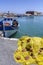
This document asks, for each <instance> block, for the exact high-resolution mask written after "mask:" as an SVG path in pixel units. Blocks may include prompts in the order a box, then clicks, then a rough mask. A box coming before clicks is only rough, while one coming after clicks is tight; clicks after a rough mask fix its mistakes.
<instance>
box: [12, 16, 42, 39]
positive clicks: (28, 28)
mask: <svg viewBox="0 0 43 65" xmlns="http://www.w3.org/2000/svg"><path fill="white" fill-rule="evenodd" d="M16 20H17V21H18V23H19V28H18V31H17V32H16V33H15V34H14V35H12V36H11V37H12V38H20V37H21V36H24V35H27V36H36V37H37V36H38V37H43V16H27V17H16Z"/></svg>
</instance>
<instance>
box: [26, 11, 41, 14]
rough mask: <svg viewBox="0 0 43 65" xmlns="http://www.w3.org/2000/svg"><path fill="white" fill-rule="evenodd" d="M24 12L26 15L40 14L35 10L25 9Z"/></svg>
mask: <svg viewBox="0 0 43 65" xmlns="http://www.w3.org/2000/svg"><path fill="white" fill-rule="evenodd" d="M26 14H27V15H41V12H37V11H27V12H26Z"/></svg>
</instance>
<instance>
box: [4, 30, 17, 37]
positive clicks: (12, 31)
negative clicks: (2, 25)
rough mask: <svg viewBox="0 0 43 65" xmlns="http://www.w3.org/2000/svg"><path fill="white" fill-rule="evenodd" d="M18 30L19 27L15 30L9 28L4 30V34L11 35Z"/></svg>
mask: <svg viewBox="0 0 43 65" xmlns="http://www.w3.org/2000/svg"><path fill="white" fill-rule="evenodd" d="M16 32H17V29H15V30H7V31H4V36H5V37H10V36H11V35H13V34H15V33H16Z"/></svg>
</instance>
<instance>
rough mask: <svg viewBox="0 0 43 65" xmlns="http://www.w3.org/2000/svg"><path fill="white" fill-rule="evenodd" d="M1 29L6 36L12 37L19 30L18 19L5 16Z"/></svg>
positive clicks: (0, 25)
mask: <svg viewBox="0 0 43 65" xmlns="http://www.w3.org/2000/svg"><path fill="white" fill-rule="evenodd" d="M0 31H2V32H3V36H4V37H10V36H11V35H12V34H14V33H16V32H17V31H18V21H16V20H15V19H14V18H11V17H10V18H8V17H5V18H4V19H3V20H2V21H0Z"/></svg>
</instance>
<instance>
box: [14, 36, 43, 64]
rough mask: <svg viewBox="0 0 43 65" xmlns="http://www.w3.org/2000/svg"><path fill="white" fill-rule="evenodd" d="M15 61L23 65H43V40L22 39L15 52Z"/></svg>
mask: <svg viewBox="0 0 43 65" xmlns="http://www.w3.org/2000/svg"><path fill="white" fill-rule="evenodd" d="M14 60H15V61H16V62H18V63H21V64H23V65H31V64H35V65H36V64H37V65H43V38H40V37H28V36H23V37H21V38H20V39H19V40H18V48H17V50H16V51H15V52H14Z"/></svg>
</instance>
